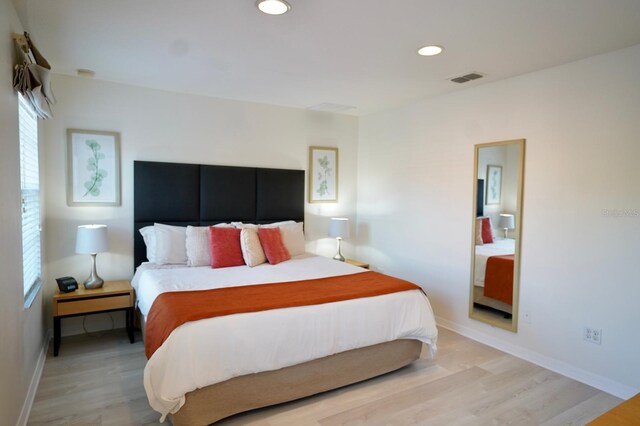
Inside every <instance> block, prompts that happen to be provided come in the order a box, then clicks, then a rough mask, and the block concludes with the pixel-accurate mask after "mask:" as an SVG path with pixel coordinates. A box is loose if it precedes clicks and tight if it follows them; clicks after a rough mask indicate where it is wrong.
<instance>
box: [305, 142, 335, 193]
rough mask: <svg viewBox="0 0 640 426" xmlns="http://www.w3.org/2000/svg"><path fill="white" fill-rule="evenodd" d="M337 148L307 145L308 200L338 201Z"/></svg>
mask: <svg viewBox="0 0 640 426" xmlns="http://www.w3.org/2000/svg"><path fill="white" fill-rule="evenodd" d="M338 165H339V163H338V148H332V147H322V146H310V147H309V202H310V203H337V202H338V183H339V181H338Z"/></svg>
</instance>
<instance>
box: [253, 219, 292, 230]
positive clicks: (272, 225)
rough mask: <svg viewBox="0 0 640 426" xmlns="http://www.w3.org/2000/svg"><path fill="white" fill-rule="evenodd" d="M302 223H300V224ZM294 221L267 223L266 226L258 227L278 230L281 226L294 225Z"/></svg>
mask: <svg viewBox="0 0 640 426" xmlns="http://www.w3.org/2000/svg"><path fill="white" fill-rule="evenodd" d="M300 223H302V222H300ZM295 224H296V221H295V220H283V221H282V222H273V223H269V224H267V225H260V226H262V227H264V228H280V227H281V226H283V225H295Z"/></svg>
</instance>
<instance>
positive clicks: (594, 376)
mask: <svg viewBox="0 0 640 426" xmlns="http://www.w3.org/2000/svg"><path fill="white" fill-rule="evenodd" d="M638 75H640V46H635V47H632V48H628V49H624V50H620V51H616V52H612V53H609V54H605V55H601V56H596V57H593V58H589V59H586V60H582V61H579V62H575V63H570V64H567V65H563V66H560V67H556V68H552V69H547V70H543V71H539V72H535V73H531V74H527V75H523V76H520V77H516V78H512V79H509V80H504V81H500V82H496V83H492V84H486V85H482V86H478V87H475V88H470V89H466V90H462V91H458V92H455V93H452V94H448V95H444V96H441V97H437V98H433V99H430V100H425V101H423V102H419V103H415V104H412V105H409V106H406V107H402V108H398V109H394V110H390V111H386V112H382V113H379V114H374V115H369V116H366V117H363V118H361V120H360V142H359V145H358V229H359V231H360V235H359V244H361V245H360V246H359V247H358V255H359V258H360V259H361V260H364V261H368V262H370V263H371V264H372V265H373V267H374V268H375V267H377V268H378V269H382V270H384V271H385V272H387V273H390V274H393V275H397V276H400V277H404V278H407V279H410V280H414V281H416V282H418V283H420V284H421V285H422V286H423V288H424V289H425V290H426V292H427V293H428V295H429V297H430V299H431V301H432V303H433V307H434V310H435V313H436V315H437V316H438V317H439V321H440V323H441V324H444V325H446V326H449V327H451V328H454V329H456V330H458V331H461V332H463V333H464V334H467V335H469V336H472V337H474V338H477V339H480V340H483V341H485V342H488V343H490V344H493V345H496V346H499V347H501V348H503V349H506V350H508V351H510V352H513V353H516V354H519V355H520V356H524V357H526V358H528V359H531V360H534V361H536V362H538V363H542V364H544V365H546V366H548V367H551V368H554V369H556V370H560V371H562V372H564V373H565V374H569V375H571V376H573V377H576V378H579V379H581V380H584V381H587V382H589V383H591V384H594V385H597V386H599V387H600V388H603V389H606V390H609V391H611V392H614V393H616V394H617V395H620V396H630V395H631V394H632V393H634V392H637V391H639V390H640V369H638V368H637V363H638V360H639V359H640V328H639V327H638V324H640V308H639V302H640V285H639V284H638V277H640V261H638V256H639V254H640V190H638V183H639V182H640V167H639V166H638V161H639V159H640V143H639V142H638V137H639V135H640V120H639V119H638V118H639V117H640V84H638ZM518 138H526V139H527V146H526V160H525V162H526V165H525V178H524V199H523V200H524V210H523V228H522V269H521V293H520V301H521V302H520V308H521V309H520V313H521V315H522V313H523V312H526V311H528V312H530V315H531V318H532V320H531V323H530V324H528V323H525V322H523V321H522V317H521V318H520V323H519V331H518V333H517V334H512V333H510V332H507V331H504V330H500V329H495V328H492V327H491V326H488V325H485V324H483V323H480V322H477V321H473V320H470V319H469V318H468V317H467V310H468V298H469V277H470V265H471V260H470V256H471V250H470V249H471V244H472V243H471V240H470V239H471V224H472V217H473V206H474V200H473V199H472V193H473V192H472V190H473V185H474V184H475V176H473V147H474V144H477V143H482V142H491V141H499V140H508V139H518ZM605 209H609V210H612V209H631V211H630V212H629V213H628V215H627V216H622V217H612V216H611V215H605V214H604V210H605ZM586 325H588V326H591V327H596V328H602V330H603V334H602V336H603V337H602V345H601V346H598V345H594V344H591V343H587V342H585V341H583V340H582V331H583V326H586Z"/></svg>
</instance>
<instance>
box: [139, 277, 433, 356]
mask: <svg viewBox="0 0 640 426" xmlns="http://www.w3.org/2000/svg"><path fill="white" fill-rule="evenodd" d="M417 289H420V287H418V286H417V285H415V284H412V283H410V282H408V281H404V280H401V279H399V278H394V277H390V276H388V275H383V274H380V273H377V272H372V271H368V272H361V273H357V274H351V275H341V276H337V277H327V278H319V279H312V280H303V281H292V282H284V283H276V284H259V285H247V286H240V287H228V288H219V289H213V290H196V291H176V292H168V293H162V294H161V295H160V296H158V297H157V298H156V300H155V301H154V302H153V305H152V306H151V310H150V311H149V315H148V316H147V327H146V330H145V331H146V334H145V354H146V355H147V358H151V355H153V353H154V352H155V351H156V350H157V349H158V348H159V347H160V346H161V345H162V343H163V342H164V341H165V340H166V339H167V338H168V337H169V335H170V334H171V332H172V331H173V330H174V329H176V328H177V327H179V326H180V325H182V324H184V323H185V322H188V321H196V320H200V319H204V318H213V317H219V316H223V315H231V314H239V313H246V312H257V311H266V310H270V309H280V308H291V307H294V306H306V305H320V304H323V303H331V302H339V301H341V300H349V299H357V298H361V297H373V296H380V295H383V294H389V293H396V292H399V291H406V290H417Z"/></svg>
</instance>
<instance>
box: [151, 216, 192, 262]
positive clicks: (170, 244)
mask: <svg viewBox="0 0 640 426" xmlns="http://www.w3.org/2000/svg"><path fill="white" fill-rule="evenodd" d="M153 228H154V230H155V234H156V263H158V264H160V265H166V264H173V265H183V264H186V263H187V228H186V227H185V226H171V225H164V224H162V223H154V224H153Z"/></svg>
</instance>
